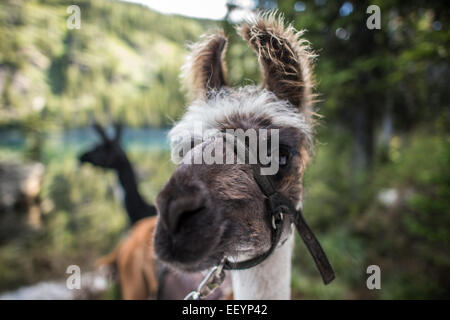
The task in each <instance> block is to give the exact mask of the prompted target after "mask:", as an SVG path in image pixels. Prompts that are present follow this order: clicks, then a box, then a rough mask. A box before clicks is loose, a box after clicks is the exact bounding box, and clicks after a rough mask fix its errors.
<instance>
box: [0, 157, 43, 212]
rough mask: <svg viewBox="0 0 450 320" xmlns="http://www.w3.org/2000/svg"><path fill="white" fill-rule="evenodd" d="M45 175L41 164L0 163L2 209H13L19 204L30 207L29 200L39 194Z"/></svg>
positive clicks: (0, 206)
mask: <svg viewBox="0 0 450 320" xmlns="http://www.w3.org/2000/svg"><path fill="white" fill-rule="evenodd" d="M43 174H44V165H43V164H41V163H37V162H35V163H29V164H19V163H8V162H0V208H2V209H11V208H13V207H14V206H17V205H18V204H19V205H20V204H24V205H25V207H29V206H30V204H31V203H30V202H28V200H32V199H34V198H36V196H37V195H38V194H39V191H40V187H41V182H42V176H43ZM24 201H25V202H26V203H21V202H24Z"/></svg>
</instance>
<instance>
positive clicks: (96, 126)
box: [92, 121, 108, 142]
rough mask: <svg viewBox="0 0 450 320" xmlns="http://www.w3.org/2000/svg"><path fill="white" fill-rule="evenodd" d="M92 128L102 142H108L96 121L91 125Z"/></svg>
mask: <svg viewBox="0 0 450 320" xmlns="http://www.w3.org/2000/svg"><path fill="white" fill-rule="evenodd" d="M92 127H93V128H94V130H95V131H97V133H98V135H99V136H100V137H101V138H102V140H103V141H105V142H106V141H108V137H107V136H106V132H105V130H104V129H103V127H102V126H101V125H100V124H99V123H98V122H97V121H95V122H94V123H93V124H92Z"/></svg>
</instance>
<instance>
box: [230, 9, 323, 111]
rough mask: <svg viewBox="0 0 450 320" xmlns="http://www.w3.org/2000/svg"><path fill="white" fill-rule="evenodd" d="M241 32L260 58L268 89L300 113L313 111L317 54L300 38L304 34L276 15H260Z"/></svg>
mask: <svg viewBox="0 0 450 320" xmlns="http://www.w3.org/2000/svg"><path fill="white" fill-rule="evenodd" d="M238 31H239V33H240V34H241V36H242V37H243V38H244V39H245V40H246V41H247V42H248V43H249V44H250V46H251V47H252V48H253V49H254V50H255V51H256V53H257V55H258V60H259V63H260V65H261V68H262V73H263V77H264V86H265V87H266V88H267V89H268V90H270V91H272V92H273V93H275V95H276V96H277V97H278V98H280V99H283V100H288V101H289V102H290V103H292V104H293V105H294V106H295V107H297V108H299V109H300V111H311V109H312V102H313V95H312V87H313V79H312V74H311V72H312V59H313V58H314V55H313V54H312V53H311V52H310V50H309V46H308V42H307V41H306V40H302V39H301V38H300V37H301V35H302V32H299V31H296V30H295V29H294V27H292V25H289V26H285V25H284V21H283V17H282V16H281V15H278V17H277V14H276V12H270V13H263V14H259V15H258V16H257V17H256V18H255V19H253V20H252V21H249V22H246V23H244V24H242V25H241V26H240V27H239V28H238Z"/></svg>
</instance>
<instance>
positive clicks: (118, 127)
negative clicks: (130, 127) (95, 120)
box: [114, 122, 123, 141]
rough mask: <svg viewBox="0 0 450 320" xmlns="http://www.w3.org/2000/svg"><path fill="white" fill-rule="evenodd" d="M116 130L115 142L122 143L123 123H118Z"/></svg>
mask: <svg viewBox="0 0 450 320" xmlns="http://www.w3.org/2000/svg"><path fill="white" fill-rule="evenodd" d="M114 127H115V129H116V133H115V136H114V140H115V141H120V138H121V137H122V128H123V125H122V123H121V122H116V124H115V125H114Z"/></svg>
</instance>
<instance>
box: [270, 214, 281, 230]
mask: <svg viewBox="0 0 450 320" xmlns="http://www.w3.org/2000/svg"><path fill="white" fill-rule="evenodd" d="M283 217H284V216H283V210H279V211H278V212H276V213H275V214H273V215H272V228H274V229H275V230H276V229H277V224H278V223H280V222H281V221H283Z"/></svg>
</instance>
